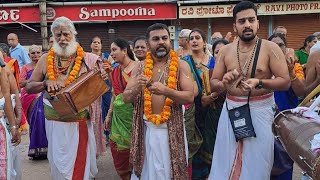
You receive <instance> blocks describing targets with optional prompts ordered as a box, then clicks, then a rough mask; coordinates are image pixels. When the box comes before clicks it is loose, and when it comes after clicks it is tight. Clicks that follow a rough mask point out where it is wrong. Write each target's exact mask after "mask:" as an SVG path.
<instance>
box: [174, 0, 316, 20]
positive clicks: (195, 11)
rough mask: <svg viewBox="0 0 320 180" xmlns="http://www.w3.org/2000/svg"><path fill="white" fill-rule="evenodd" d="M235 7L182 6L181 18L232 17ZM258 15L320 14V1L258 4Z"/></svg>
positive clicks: (180, 10)
mask: <svg viewBox="0 0 320 180" xmlns="http://www.w3.org/2000/svg"><path fill="white" fill-rule="evenodd" d="M234 6H235V5H233V4H230V5H201V6H180V7H179V18H180V19H183V18H218V17H232V11H233V8H234ZM256 6H257V8H258V15H282V14H307V13H320V1H319V0H318V1H299V2H275V3H258V4H256Z"/></svg>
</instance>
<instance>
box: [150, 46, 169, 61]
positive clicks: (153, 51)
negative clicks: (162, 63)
mask: <svg viewBox="0 0 320 180" xmlns="http://www.w3.org/2000/svg"><path fill="white" fill-rule="evenodd" d="M160 48H163V49H160ZM150 51H151V54H152V55H153V56H154V57H156V58H163V57H166V56H167V55H168V54H169V52H170V49H169V48H168V47H166V46H162V45H161V46H159V47H157V48H156V49H150Z"/></svg>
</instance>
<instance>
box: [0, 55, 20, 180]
mask: <svg viewBox="0 0 320 180" xmlns="http://www.w3.org/2000/svg"><path fill="white" fill-rule="evenodd" d="M2 57H3V56H2V54H1V52H0V61H1V68H0V86H1V89H0V97H1V99H0V179H18V180H19V179H21V165H20V164H21V162H20V157H19V149H18V148H17V147H15V146H17V145H18V144H19V143H20V141H21V139H20V133H19V125H20V123H21V119H17V118H16V117H17V116H16V115H15V113H14V107H15V104H16V100H15V99H17V98H18V99H19V95H18V94H16V93H13V94H12V93H11V92H12V91H13V92H17V91H18V88H17V85H16V82H15V79H14V77H13V75H12V73H11V71H10V69H9V68H7V67H5V66H4V65H5V64H4V61H3V59H2ZM19 103H20V101H19ZM19 106H20V108H21V104H20V105H19ZM20 114H21V109H20ZM4 115H5V117H4Z"/></svg>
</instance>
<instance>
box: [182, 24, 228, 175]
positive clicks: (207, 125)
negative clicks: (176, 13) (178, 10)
mask: <svg viewBox="0 0 320 180" xmlns="http://www.w3.org/2000/svg"><path fill="white" fill-rule="evenodd" d="M189 37H190V38H189V44H190V47H191V51H192V54H191V55H189V56H186V57H185V58H184V59H185V60H186V61H187V62H188V64H189V66H190V68H191V71H192V73H193V76H194V79H195V81H196V83H197V88H198V94H197V96H196V97H195V101H194V104H193V105H189V106H186V112H185V118H186V128H187V137H188V143H189V149H190V150H189V156H191V158H192V179H205V178H207V177H208V175H209V173H210V167H211V161H212V152H213V148H214V141H215V136H216V130H217V125H218V120H219V116H220V112H221V108H222V104H223V101H224V98H223V96H218V95H217V94H216V93H211V89H210V74H211V70H213V68H214V65H215V61H214V58H213V57H212V56H210V55H209V54H208V53H207V51H206V49H207V48H206V44H207V43H206V41H205V39H206V36H205V34H204V32H203V31H201V30H200V29H193V30H192V31H191V33H190V36H189ZM219 104H220V105H219ZM192 119H194V120H192ZM192 121H195V123H191V122H192ZM199 133H200V134H199ZM197 137H198V138H197ZM196 142H198V143H196ZM192 146H193V147H192ZM189 158H190V157H189ZM189 160H190V159H189Z"/></svg>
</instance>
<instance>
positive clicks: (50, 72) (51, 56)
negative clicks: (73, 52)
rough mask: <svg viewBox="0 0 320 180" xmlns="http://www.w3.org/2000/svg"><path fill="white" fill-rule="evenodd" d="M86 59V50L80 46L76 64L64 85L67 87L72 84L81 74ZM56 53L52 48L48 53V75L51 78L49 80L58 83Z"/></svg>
mask: <svg viewBox="0 0 320 180" xmlns="http://www.w3.org/2000/svg"><path fill="white" fill-rule="evenodd" d="M83 57H84V50H83V48H82V47H81V46H79V45H78V47H77V57H76V58H75V63H74V65H73V67H72V70H71V71H70V73H69V76H68V78H67V79H66V80H65V82H64V84H65V85H66V86H67V85H69V84H70V83H72V82H73V81H74V80H75V79H76V77H77V75H78V74H79V71H80V68H81V63H82V59H83ZM54 61H55V59H54V51H53V48H51V49H50V50H49V52H48V57H47V63H48V65H47V74H48V77H49V80H52V81H56V80H57V79H56V76H57V74H56V70H55V65H54Z"/></svg>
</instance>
